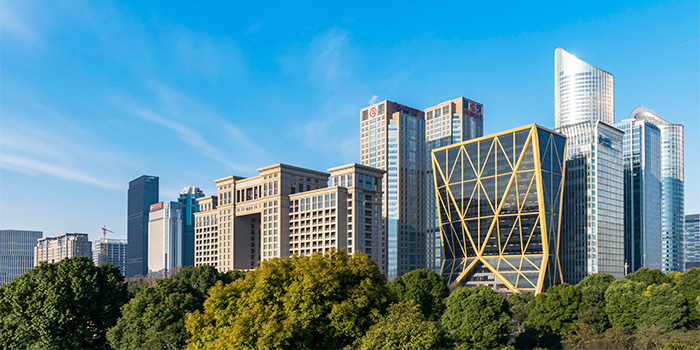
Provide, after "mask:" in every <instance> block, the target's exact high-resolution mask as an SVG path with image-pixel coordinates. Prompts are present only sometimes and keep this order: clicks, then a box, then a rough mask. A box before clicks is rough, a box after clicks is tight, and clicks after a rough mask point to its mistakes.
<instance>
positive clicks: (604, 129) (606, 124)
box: [554, 48, 625, 284]
mask: <svg viewBox="0 0 700 350" xmlns="http://www.w3.org/2000/svg"><path fill="white" fill-rule="evenodd" d="M554 62H555V67H554V112H555V124H556V127H557V129H556V130H557V131H558V132H560V133H562V134H564V135H566V137H567V139H568V145H567V151H566V183H565V184H564V207H563V209H562V225H561V232H562V237H561V245H560V248H559V249H560V254H559V256H560V257H561V264H562V271H563V275H564V282H568V283H570V284H575V283H578V282H579V281H580V280H581V279H583V278H584V277H585V276H587V275H590V274H592V273H596V272H605V273H610V274H612V275H613V276H615V277H616V278H622V277H623V276H624V271H625V270H624V264H625V260H624V202H623V198H624V184H623V175H624V174H623V169H622V167H621V166H620V165H621V164H622V138H623V135H624V134H623V132H622V131H620V130H618V129H617V128H615V127H613V126H611V125H613V123H614V122H615V90H614V83H613V76H612V74H610V73H608V72H606V71H603V70H601V69H599V68H596V67H594V66H592V65H590V64H588V63H586V62H584V61H582V60H580V59H579V58H577V57H576V56H574V55H572V54H570V53H568V52H566V51H564V50H563V49H562V48H557V49H556V50H554Z"/></svg>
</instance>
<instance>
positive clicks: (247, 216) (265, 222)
mask: <svg viewBox="0 0 700 350" xmlns="http://www.w3.org/2000/svg"><path fill="white" fill-rule="evenodd" d="M330 172H331V173H330V174H329V173H324V172H319V171H315V170H310V169H304V168H299V167H294V166H290V165H285V164H276V165H272V166H268V167H264V168H260V169H258V175H256V176H253V177H249V178H243V177H238V176H229V177H225V178H221V179H218V180H215V181H214V182H215V183H216V184H217V189H218V192H217V193H218V195H217V196H209V197H202V198H199V199H198V200H197V201H198V203H199V212H197V213H195V214H194V215H195V266H199V265H204V264H209V265H213V266H215V267H217V269H218V270H219V271H222V272H225V271H229V270H232V269H251V268H254V267H256V266H258V264H259V262H260V261H261V260H270V259H274V258H283V257H289V256H291V255H294V254H298V255H309V254H313V253H316V252H321V253H325V252H328V251H329V250H330V249H331V248H336V249H339V250H346V251H348V252H351V253H352V252H355V251H362V252H363V253H368V254H367V255H368V256H369V257H370V258H371V259H372V260H373V261H375V262H376V263H377V264H378V265H379V267H380V268H382V266H385V261H384V260H383V259H385V257H386V254H385V252H384V251H383V250H382V249H381V247H382V243H384V241H382V239H383V238H384V237H385V235H384V234H383V233H382V232H381V228H382V226H381V199H380V198H381V193H382V191H381V178H382V175H383V171H381V170H378V169H372V168H370V167H364V166H361V165H358V164H352V165H347V166H341V167H337V168H333V169H330ZM329 177H332V178H333V179H334V181H333V182H331V186H330V187H329ZM355 187H361V188H355ZM360 208H362V209H360Z"/></svg>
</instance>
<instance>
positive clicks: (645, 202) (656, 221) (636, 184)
mask: <svg viewBox="0 0 700 350" xmlns="http://www.w3.org/2000/svg"><path fill="white" fill-rule="evenodd" d="M615 126H616V127H617V128H618V129H620V130H621V131H622V132H624V133H625V136H624V138H623V142H622V153H623V160H624V186H625V263H626V264H627V271H625V273H628V272H630V273H632V272H634V271H637V270H638V269H639V268H641V267H647V268H650V269H661V159H660V157H661V154H660V152H661V135H660V131H659V128H658V127H657V126H655V125H654V124H652V123H649V122H647V121H639V120H634V119H625V120H623V121H621V122H619V123H617V124H616V125H615Z"/></svg>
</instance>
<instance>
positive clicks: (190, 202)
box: [177, 187, 204, 266]
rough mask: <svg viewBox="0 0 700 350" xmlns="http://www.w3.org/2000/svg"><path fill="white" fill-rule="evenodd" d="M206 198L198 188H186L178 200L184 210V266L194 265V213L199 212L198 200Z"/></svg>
mask: <svg viewBox="0 0 700 350" xmlns="http://www.w3.org/2000/svg"><path fill="white" fill-rule="evenodd" d="M201 197H204V192H202V190H200V189H199V188H198V187H185V188H184V189H183V190H182V191H180V197H179V198H178V199H177V201H178V202H180V206H181V208H182V265H183V266H193V265H194V213H196V212H197V211H199V204H197V198H201Z"/></svg>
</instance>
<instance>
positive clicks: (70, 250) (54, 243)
mask: <svg viewBox="0 0 700 350" xmlns="http://www.w3.org/2000/svg"><path fill="white" fill-rule="evenodd" d="M77 256H86V257H88V258H92V242H90V241H89V240H88V235H87V233H64V234H60V235H58V236H56V237H44V238H39V239H38V240H37V242H36V244H35V246H34V266H38V265H39V263H40V262H42V261H45V262H48V263H50V264H53V263H57V262H59V261H61V260H63V259H67V258H73V257H77Z"/></svg>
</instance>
